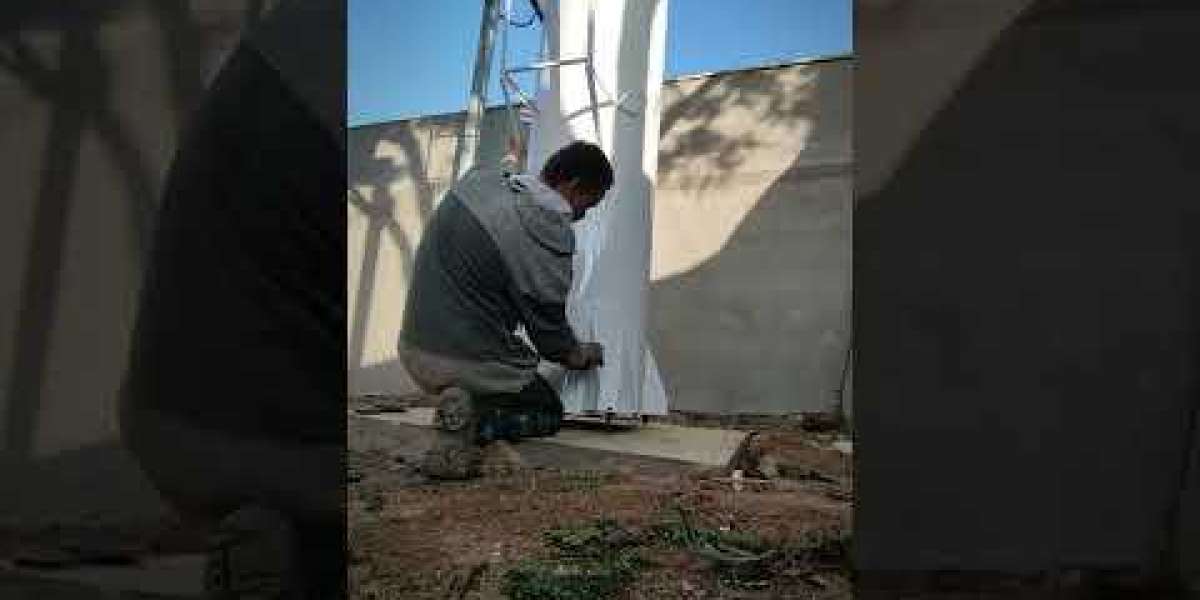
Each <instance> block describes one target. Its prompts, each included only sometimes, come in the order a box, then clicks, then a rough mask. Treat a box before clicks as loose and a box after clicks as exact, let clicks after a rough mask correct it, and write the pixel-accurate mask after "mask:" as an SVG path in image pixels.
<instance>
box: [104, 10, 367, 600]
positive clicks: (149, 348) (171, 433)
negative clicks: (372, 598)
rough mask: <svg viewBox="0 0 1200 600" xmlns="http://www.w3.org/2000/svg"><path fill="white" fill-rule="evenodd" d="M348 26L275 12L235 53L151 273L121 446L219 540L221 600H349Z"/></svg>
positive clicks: (197, 123) (193, 128)
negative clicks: (346, 458)
mask: <svg viewBox="0 0 1200 600" xmlns="http://www.w3.org/2000/svg"><path fill="white" fill-rule="evenodd" d="M343 15H344V9H343V8H341V7H340V6H339V5H338V4H337V3H323V2H299V1H291V2H284V3H281V4H279V5H278V6H277V8H276V9H275V10H274V11H273V12H272V13H271V14H270V15H269V16H268V18H267V19H266V20H265V21H264V22H263V23H262V24H261V25H260V26H259V27H256V28H254V29H253V30H252V31H250V32H249V33H248V34H247V36H246V37H245V38H244V39H243V41H242V43H241V44H240V45H239V46H238V48H237V49H236V50H235V51H234V52H233V53H232V54H231V56H230V57H229V59H228V60H227V61H226V62H225V64H224V65H223V67H222V69H221V72H220V74H219V75H218V76H217V77H216V79H215V80H214V81H213V83H212V85H211V86H210V87H209V89H208V93H207V94H206V97H205V99H204V101H203V103H202V104H201V105H200V106H199V107H198V109H197V111H196V114H195V115H193V116H192V119H191V121H192V122H191V125H190V127H189V128H188V131H187V132H186V133H185V135H184V136H183V138H182V140H181V144H180V147H179V150H178V152H177V155H176V157H175V160H174V161H173V164H172V167H171V171H170V173H169V175H168V177H167V181H166V185H165V191H164V194H163V199H162V204H161V207H160V209H159V213H158V229H157V232H156V235H155V240H154V250H153V254H152V255H151V256H150V257H148V264H147V265H146V274H145V278H144V281H143V284H142V289H141V298H140V301H139V304H140V306H139V311H138V316H137V325H136V329H135V332H134V335H133V339H132V349H131V354H130V360H129V370H128V373H127V375H126V378H125V386H124V390H123V395H122V398H121V412H120V418H121V434H122V437H123V440H124V442H125V444H126V445H127V447H128V448H129V449H130V451H131V452H132V453H133V455H134V456H136V457H137V459H138V460H139V462H140V463H141V466H142V468H143V470H144V471H145V473H146V475H147V477H148V478H149V479H150V481H151V482H152V483H153V484H154V485H155V487H156V488H157V489H158V491H159V492H160V493H161V494H162V496H163V498H164V499H165V500H166V501H167V502H168V503H169V504H170V505H171V507H172V508H174V509H175V510H176V511H177V512H178V513H179V514H180V516H181V517H182V518H183V519H185V520H187V521H189V522H192V523H194V524H197V525H199V526H202V527H206V528H211V530H212V532H213V533H214V535H213V538H212V541H213V545H212V548H211V550H210V555H209V562H208V572H207V577H206V587H207V590H208V592H209V594H210V596H212V597H217V598H247V597H254V598H314V599H317V598H319V599H333V598H341V597H345V573H346V567H345V552H344V547H345V533H346V532H345V512H344V496H345V466H344V464H345V463H344V453H345V435H346V420H345V416H346V412H345V411H346V409H345V331H346V320H345V314H346V306H345V286H346V279H345V277H346V276H345V264H346V262H345V261H346V258H345V248H346V246H345V236H346V222H345V214H346V213H345V200H344V199H345V180H346V173H345V164H346V163H345V149H344V142H343V140H344V131H343V127H344V125H343V122H344V115H345V109H344V106H343V105H342V101H343V100H342V99H343V97H344V96H343V93H342V91H341V90H343V89H344V88H343V86H342V81H341V74H342V72H343V71H344V54H341V52H343V51H344V48H345V44H344V40H343V39H342V38H341V32H342V31H343V28H342V27H341V26H340V25H339V19H341V18H343ZM326 39H328V40H329V42H327V43H324V44H321V43H316V40H326ZM296 40H305V41H306V43H302V44H297V43H296Z"/></svg>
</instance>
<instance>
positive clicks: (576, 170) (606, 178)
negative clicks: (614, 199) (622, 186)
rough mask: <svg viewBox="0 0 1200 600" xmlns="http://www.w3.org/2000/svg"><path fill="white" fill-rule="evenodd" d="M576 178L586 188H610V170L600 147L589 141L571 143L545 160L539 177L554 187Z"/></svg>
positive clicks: (599, 190) (606, 158) (601, 189)
mask: <svg viewBox="0 0 1200 600" xmlns="http://www.w3.org/2000/svg"><path fill="white" fill-rule="evenodd" d="M572 179H578V180H579V184H580V185H582V186H583V187H585V188H588V189H591V190H594V191H597V192H603V191H607V190H608V188H610V187H612V184H613V169H612V165H611V164H610V163H609V162H608V157H607V156H604V151H603V150H601V149H600V147H599V146H597V145H595V144H591V143H588V142H571V143H570V144H567V145H566V146H563V147H562V148H560V149H559V150H558V152H555V153H554V154H552V155H550V158H548V159H546V164H545V165H544V166H543V167H542V180H544V181H545V182H546V184H547V185H550V186H555V185H557V184H559V183H561V182H566V181H570V180H572Z"/></svg>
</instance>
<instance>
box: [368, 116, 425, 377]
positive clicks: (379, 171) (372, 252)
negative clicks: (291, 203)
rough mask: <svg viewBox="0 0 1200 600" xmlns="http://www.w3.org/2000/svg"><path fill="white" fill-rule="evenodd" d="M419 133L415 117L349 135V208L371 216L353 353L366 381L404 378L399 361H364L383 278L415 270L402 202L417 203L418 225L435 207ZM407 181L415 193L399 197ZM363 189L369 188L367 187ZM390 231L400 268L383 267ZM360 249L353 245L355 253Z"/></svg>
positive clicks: (420, 224)
mask: <svg viewBox="0 0 1200 600" xmlns="http://www.w3.org/2000/svg"><path fill="white" fill-rule="evenodd" d="M418 135H419V133H418V132H417V131H416V128H415V124H414V123H413V122H412V121H401V122H394V123H387V124H382V125H374V126H367V127H363V128H360V129H359V130H358V135H352V136H349V139H348V143H349V147H348V150H347V152H348V153H347V158H346V160H347V167H348V173H347V174H348V177H349V180H348V183H349V187H350V189H349V190H348V192H347V200H348V202H349V209H350V210H351V211H357V212H358V213H359V214H361V215H363V216H365V217H366V218H367V230H366V235H365V238H364V242H363V247H362V262H361V264H360V267H359V276H358V285H357V286H356V288H355V290H353V291H354V296H353V300H354V306H353V307H352V308H351V311H352V312H351V319H350V333H349V344H350V348H349V353H348V357H349V360H350V364H349V368H350V369H351V379H352V380H355V381H357V380H359V379H364V378H365V381H362V382H361V386H369V387H381V388H386V387H391V386H387V385H384V384H385V383H386V382H387V381H388V380H389V379H395V378H397V377H399V378H404V375H402V374H401V373H400V371H402V368H401V367H400V366H399V364H398V362H397V361H387V362H386V363H385V364H382V365H373V366H370V367H366V366H364V364H363V361H364V360H365V358H366V346H367V337H368V336H367V330H368V327H369V325H370V317H371V313H372V311H373V310H374V308H375V306H374V304H375V295H376V287H377V278H379V277H399V278H401V279H405V278H407V277H408V276H409V274H410V273H411V270H412V260H413V253H414V252H415V251H416V240H413V239H410V236H409V235H408V234H407V233H406V232H405V227H404V225H403V224H402V223H401V222H400V221H399V220H398V217H397V214H396V208H397V203H398V202H415V203H416V217H417V219H418V221H419V223H416V224H414V225H417V226H423V225H424V224H425V223H426V222H427V221H428V220H429V217H430V215H431V214H432V212H433V206H434V200H435V198H436V193H437V190H436V189H435V188H434V186H433V185H432V183H431V180H430V177H429V172H430V169H429V164H428V162H429V161H428V159H427V158H426V156H425V153H424V152H422V143H421V140H420V139H419V138H418ZM427 143H428V142H427ZM385 145H386V146H388V147H390V148H394V149H397V150H398V151H399V155H398V156H394V157H388V156H381V155H380V150H381V149H382V148H383V147H384V146H385ZM405 181H407V182H409V183H411V184H412V189H413V190H414V191H415V193H416V194H415V197H409V198H400V199H398V198H396V196H395V194H394V193H393V191H392V188H393V186H394V185H395V184H397V183H399V182H405ZM362 190H366V193H363V192H362ZM384 232H386V233H387V236H388V239H389V240H390V241H391V243H392V245H393V247H394V249H395V251H396V252H397V253H398V255H399V257H400V261H401V270H400V272H398V273H380V272H379V259H380V252H381V251H382V249H383V239H384ZM356 251H357V249H354V248H352V249H350V252H351V256H354V253H355V252H356ZM397 333H399V332H397Z"/></svg>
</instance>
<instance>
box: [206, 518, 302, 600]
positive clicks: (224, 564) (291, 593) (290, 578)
mask: <svg viewBox="0 0 1200 600" xmlns="http://www.w3.org/2000/svg"><path fill="white" fill-rule="evenodd" d="M296 559H297V557H296V533H295V530H294V529H293V527H292V524H291V523H290V522H289V521H288V519H287V518H286V517H284V516H283V515H281V514H280V513H278V512H275V511H272V510H269V509H265V508H261V507H254V506H251V507H244V508H241V509H239V510H237V511H235V512H234V513H233V514H231V515H229V516H228V517H226V518H225V519H223V520H222V521H221V523H220V524H219V525H218V527H217V532H216V534H215V535H214V536H213V539H212V540H211V542H210V546H209V550H208V556H207V560H206V563H205V565H204V591H205V597H206V598H209V599H210V600H234V599H237V600H246V599H253V600H284V599H291V598H301V597H302V584H301V583H300V576H301V573H300V572H299V569H298V568H297V562H296Z"/></svg>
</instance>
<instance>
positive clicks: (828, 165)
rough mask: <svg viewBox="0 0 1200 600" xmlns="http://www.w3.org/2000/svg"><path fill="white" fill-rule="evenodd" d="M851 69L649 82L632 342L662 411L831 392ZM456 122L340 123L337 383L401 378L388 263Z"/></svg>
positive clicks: (373, 386) (491, 151)
mask: <svg viewBox="0 0 1200 600" xmlns="http://www.w3.org/2000/svg"><path fill="white" fill-rule="evenodd" d="M851 73H852V62H851V61H849V60H845V59H841V60H832V61H821V62H814V63H809V64H795V65H788V66H783V67H778V68H769V69H757V70H749V71H740V72H729V73H720V74H715V75H708V76H700V77H692V78H687V79H684V80H680V81H673V82H668V83H666V84H665V85H664V89H663V114H662V138H661V140H662V141H661V144H660V147H659V172H658V188H657V192H656V201H655V225H654V233H653V235H654V238H653V244H654V249H653V264H652V273H651V279H652V281H651V284H650V323H651V325H650V341H651V344H652V345H653V349H654V352H655V355H656V358H657V360H658V364H659V367H660V369H661V370H662V374H663V379H664V382H665V384H666V386H667V391H668V395H669V397H670V398H671V402H672V408H675V409H681V410H696V411H706V412H729V413H784V412H794V411H808V410H820V409H825V408H828V407H829V406H830V405H831V403H832V402H833V399H834V391H835V390H836V389H837V388H838V385H839V382H840V379H841V375H842V372H843V368H844V361H845V357H846V350H847V348H846V345H847V343H848V337H849V306H850V299H849V294H850V282H849V279H850V243H851V237H850V215H851V211H852V207H851V203H852V187H851V170H852V169H851V164H852V162H851V161H852V154H851V145H850V137H851V136H850V132H851V121H850V102H851V95H850V82H851ZM457 119H458V118H457V117H455V116H453V115H450V116H442V117H433V118H426V119H418V120H413V121H404V122H395V123H386V124H379V125H371V126H365V127H360V128H357V129H354V130H351V132H350V134H349V145H350V156H349V169H350V187H351V192H350V196H349V200H350V204H351V209H350V237H349V239H350V242H349V244H350V247H349V249H348V260H349V263H348V265H347V266H348V268H349V273H350V276H349V278H350V281H349V297H350V310H351V313H352V315H353V317H354V318H352V319H351V323H350V331H349V332H348V335H349V339H350V359H351V365H350V387H351V392H352V393H362V392H378V391H390V392H404V391H406V390H408V389H410V388H409V387H408V386H409V385H410V383H409V382H408V380H407V377H406V376H405V375H404V373H403V369H402V368H400V367H399V366H398V365H397V364H396V362H395V339H396V335H397V333H398V331H399V324H400V320H401V315H402V311H403V301H404V291H405V289H406V288H405V278H406V275H405V269H407V261H408V259H409V257H410V256H411V253H412V250H413V249H414V248H415V244H416V243H417V240H418V239H419V236H420V230H421V224H422V223H423V219H424V218H425V217H426V216H427V215H428V211H429V209H430V208H431V207H432V206H433V205H434V203H435V202H436V199H437V197H438V195H439V194H440V193H441V192H442V191H444V189H445V184H446V177H447V176H448V173H449V166H450V164H451V162H450V161H451V159H452V157H453V148H454V138H453V135H454V134H455V133H456V132H457V127H458V120H457ZM502 119H503V113H502V111H493V112H490V113H489V115H488V125H487V128H488V131H485V133H484V140H485V142H487V143H488V144H489V147H488V148H485V149H484V151H483V152H481V160H484V161H487V160H491V161H497V160H498V159H499V156H500V154H501V152H502V146H503V142H502V137H501V136H500V135H497V132H502V131H503V120H502ZM366 207H372V208H370V209H369V210H364V209H365V208H366ZM368 214H374V215H376V216H374V217H369V216H368ZM364 274H370V275H371V276H369V277H365V276H364ZM360 298H365V299H368V300H365V301H360Z"/></svg>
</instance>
